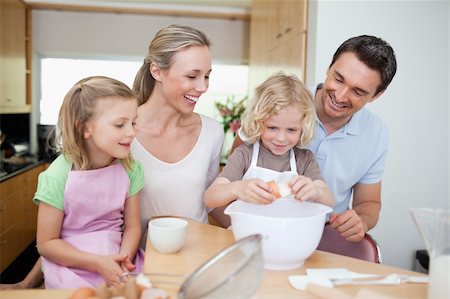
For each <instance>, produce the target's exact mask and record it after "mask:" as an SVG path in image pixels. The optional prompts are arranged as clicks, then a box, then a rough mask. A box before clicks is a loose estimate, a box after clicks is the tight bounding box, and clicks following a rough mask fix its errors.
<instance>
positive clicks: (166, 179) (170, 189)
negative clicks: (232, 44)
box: [132, 25, 223, 243]
mask: <svg viewBox="0 0 450 299" xmlns="http://www.w3.org/2000/svg"><path fill="white" fill-rule="evenodd" d="M209 46H210V41H209V39H208V37H207V36H206V35H205V34H204V33H203V32H201V31H199V30H196V29H194V28H191V27H187V26H178V25H171V26H168V27H165V28H163V29H161V30H160V31H158V32H157V33H156V35H155V37H154V38H153V40H152V41H151V42H150V46H149V50H148V53H147V56H146V57H145V59H144V63H143V65H142V67H141V68H140V70H139V71H138V74H137V75H136V79H135V81H134V85H133V91H134V92H135V94H136V95H137V96H138V99H139V101H140V106H139V108H138V117H137V120H136V126H135V128H136V139H135V141H134V142H133V144H132V153H133V156H134V158H135V159H137V160H139V161H141V162H142V164H143V165H144V174H145V180H146V183H145V186H144V188H143V189H142V191H141V198H142V199H141V202H140V205H141V221H142V226H143V231H145V230H146V228H147V223H148V220H149V219H150V218H152V217H155V216H163V215H171V216H182V217H187V218H191V219H194V220H197V221H200V222H205V223H206V222H207V221H208V214H207V211H206V207H205V205H204V203H203V196H204V193H205V190H206V188H207V187H208V186H209V185H210V184H211V182H212V181H213V180H214V179H215V177H216V176H217V174H218V171H219V161H220V153H221V149H222V144H223V128H222V126H221V125H220V124H219V122H217V121H215V120H213V119H211V118H208V117H206V116H203V115H199V114H197V113H195V112H194V108H195V105H196V103H197V101H198V100H199V98H200V96H201V95H202V94H203V93H205V92H206V91H207V89H208V85H209V75H210V73H211V52H210V50H209ZM143 243H145V238H143Z"/></svg>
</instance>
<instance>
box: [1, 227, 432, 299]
mask: <svg viewBox="0 0 450 299" xmlns="http://www.w3.org/2000/svg"><path fill="white" fill-rule="evenodd" d="M188 222H189V226H188V235H187V240H186V243H185V244H184V246H183V248H182V249H181V250H180V251H179V252H178V253H175V254H162V253H159V252H157V251H156V250H154V249H153V248H152V246H151V244H150V243H149V242H148V243H147V250H146V253H145V265H144V271H145V272H146V273H148V272H153V273H155V272H156V273H167V274H181V275H184V276H187V275H189V274H191V273H192V272H193V271H195V269H197V268H198V267H199V266H200V265H202V264H203V263H204V262H205V261H206V260H208V259H209V258H211V257H212V256H214V255H216V254H217V253H218V252H219V251H221V250H222V249H224V248H225V247H227V246H229V245H231V244H233V242H234V238H233V234H232V231H231V230H227V229H223V228H220V227H217V226H213V225H209V224H203V223H198V222H195V221H192V220H188ZM307 268H346V269H348V270H350V271H354V272H358V273H373V274H382V275H385V274H392V273H399V274H409V275H417V276H421V275H423V274H421V273H417V272H412V271H408V270H404V269H400V268H394V267H390V266H386V265H380V264H376V263H371V262H366V261H363V260H358V259H354V258H349V257H345V256H341V255H336V254H332V253H328V252H323V251H319V250H316V251H315V252H314V253H313V254H312V255H311V256H310V257H309V258H308V259H307V260H306V262H305V264H304V265H303V266H302V267H300V268H297V269H294V270H288V271H270V270H264V273H263V280H262V283H261V285H260V287H259V288H258V290H257V291H256V294H255V295H254V296H252V297H251V299H261V298H262V299H265V298H268V299H269V298H270V299H274V298H293V299H294V298H305V299H314V298H316V299H317V298H338V297H337V296H326V297H316V296H314V295H312V294H311V293H309V292H306V291H300V290H297V289H294V288H293V287H292V286H291V285H290V284H289V281H288V277H289V276H290V275H305V271H306V269H307ZM163 278H164V277H155V278H154V281H153V284H154V285H155V286H156V287H159V288H161V289H164V290H165V291H166V292H167V293H169V295H170V298H171V299H175V298H177V293H178V290H179V287H180V283H177V284H175V285H170V284H165V283H162V284H161V283H158V280H161V279H163ZM329 290H335V291H338V292H340V293H342V294H344V295H345V298H351V299H360V298H364V299H366V298H389V299H395V298H405V299H406V298H408V299H410V298H413V299H422V298H423V299H424V298H426V292H427V284H419V283H401V284H398V285H352V286H340V287H335V288H333V289H329ZM72 293H73V290H43V289H34V290H22V291H2V292H0V298H11V299H19V298H20V299H22V298H23V299H28V298H33V299H40V298H45V299H53V298H55V299H56V298H59V299H63V298H69V297H70V296H71V294H72ZM339 298H344V297H343V296H341V297H339Z"/></svg>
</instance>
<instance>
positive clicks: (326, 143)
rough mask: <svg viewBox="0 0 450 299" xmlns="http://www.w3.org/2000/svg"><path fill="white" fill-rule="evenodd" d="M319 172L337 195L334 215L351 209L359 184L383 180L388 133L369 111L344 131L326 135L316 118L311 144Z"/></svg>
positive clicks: (345, 126)
mask: <svg viewBox="0 0 450 299" xmlns="http://www.w3.org/2000/svg"><path fill="white" fill-rule="evenodd" d="M309 149H310V150H311V151H312V152H313V153H314V154H315V155H316V160H317V162H318V164H319V167H320V171H321V173H322V175H323V177H324V179H325V181H326V183H327V185H328V187H329V188H330V189H331V191H332V192H333V194H334V196H335V200H336V203H335V206H334V212H336V213H341V212H343V211H345V210H347V209H348V208H349V202H350V198H351V196H352V191H353V186H354V185H355V184H356V183H362V184H374V183H377V182H380V181H381V178H382V176H383V172H384V162H385V160H386V154H387V149H388V130H387V128H386V126H385V125H384V123H383V121H382V120H381V119H380V118H378V117H377V116H376V115H374V114H373V113H371V112H369V111H368V110H366V109H364V108H363V109H361V110H360V111H358V112H357V113H355V114H354V115H353V116H352V118H351V119H350V121H349V122H348V123H347V124H345V125H344V126H343V127H342V128H341V129H339V130H337V131H335V132H333V133H332V134H330V135H328V136H327V133H326V130H325V127H324V126H323V124H322V123H321V122H320V120H319V119H317V128H316V135H315V137H314V139H313V140H312V142H311V144H310V145H309Z"/></svg>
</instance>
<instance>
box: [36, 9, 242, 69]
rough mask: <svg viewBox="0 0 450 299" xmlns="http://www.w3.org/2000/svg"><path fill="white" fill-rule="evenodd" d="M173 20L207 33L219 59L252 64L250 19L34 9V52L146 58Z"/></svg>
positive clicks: (213, 52)
mask: <svg viewBox="0 0 450 299" xmlns="http://www.w3.org/2000/svg"><path fill="white" fill-rule="evenodd" d="M170 24H179V25H188V26H193V27H195V28H198V29H200V30H202V31H204V32H206V33H207V34H208V36H209V37H210V39H211V41H212V47H211V51H212V55H213V59H214V61H215V62H221V61H224V62H227V63H236V64H240V63H243V62H248V42H249V37H248V33H249V22H247V21H242V20H224V19H206V18H188V17H169V16H151V15H136V14H114V13H95V12H67V11H51V10H34V11H33V52H34V53H37V54H40V55H44V56H45V55H67V54H77V55H85V56H102V57H105V56H110V57H117V56H134V57H142V58H144V56H145V54H146V53H147V49H148V45H149V43H150V40H151V39H152V38H153V36H154V35H155V33H156V32H157V31H158V30H159V29H160V28H162V27H165V26H168V25H170Z"/></svg>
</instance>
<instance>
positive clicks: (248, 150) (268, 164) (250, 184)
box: [205, 73, 334, 208]
mask: <svg viewBox="0 0 450 299" xmlns="http://www.w3.org/2000/svg"><path fill="white" fill-rule="evenodd" d="M241 130H242V133H243V135H245V137H246V138H245V139H246V141H247V143H246V144H242V145H240V146H239V147H238V148H236V150H235V151H234V152H233V153H232V154H231V155H230V156H229V157H228V160H227V163H226V165H225V167H224V168H223V170H222V172H221V173H220V174H219V176H218V177H217V178H216V180H215V181H214V182H213V183H212V185H211V186H210V187H209V188H208V189H207V190H206V193H205V203H206V205H207V206H208V207H209V208H216V207H222V206H226V205H228V204H229V203H231V202H232V201H234V200H236V199H241V200H244V201H247V202H254V203H259V204H270V203H271V202H273V201H274V200H275V199H276V198H277V196H278V194H277V195H275V194H274V193H275V192H274V191H275V190H273V188H272V187H271V186H270V185H269V184H268V183H269V182H271V181H274V182H277V183H278V187H281V184H282V183H283V182H282V181H283V180H284V181H285V186H286V188H285V189H287V190H288V191H287V194H285V196H293V197H294V198H295V199H296V200H299V201H304V200H312V201H315V202H318V203H322V204H325V205H328V206H333V204H334V199H333V195H332V193H331V192H330V190H329V189H328V187H327V185H326V184H325V182H324V180H323V178H322V175H321V174H320V170H319V166H318V164H317V162H316V160H315V158H314V154H313V153H312V152H311V151H310V150H308V149H305V147H306V145H307V144H308V143H309V142H310V141H311V139H312V137H313V134H314V131H315V113H314V104H313V101H312V98H311V95H310V94H309V92H308V90H307V89H306V88H305V86H304V85H303V84H302V82H301V81H300V80H298V79H297V78H296V77H295V76H294V75H291V76H287V75H285V74H283V73H278V74H275V75H273V76H271V77H270V78H269V79H267V80H266V81H265V82H263V83H262V84H261V85H260V86H259V87H257V88H256V90H255V97H254V99H253V101H252V102H250V103H248V105H247V108H246V110H245V112H244V116H243V119H242V128H241ZM240 137H241V138H243V136H240ZM286 178H288V179H287V180H286Z"/></svg>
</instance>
